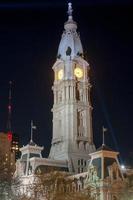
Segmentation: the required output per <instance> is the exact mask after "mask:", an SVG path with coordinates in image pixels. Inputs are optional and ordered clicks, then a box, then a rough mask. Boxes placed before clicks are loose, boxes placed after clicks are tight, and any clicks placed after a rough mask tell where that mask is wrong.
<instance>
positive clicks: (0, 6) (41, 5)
mask: <svg viewBox="0 0 133 200" xmlns="http://www.w3.org/2000/svg"><path fill="white" fill-rule="evenodd" d="M63 5H64V4H63V3H62V2H56V4H55V3H52V2H45V3H42V2H38V3H21V2H20V3H0V9H29V8H47V7H54V8H56V7H61V6H63Z"/></svg>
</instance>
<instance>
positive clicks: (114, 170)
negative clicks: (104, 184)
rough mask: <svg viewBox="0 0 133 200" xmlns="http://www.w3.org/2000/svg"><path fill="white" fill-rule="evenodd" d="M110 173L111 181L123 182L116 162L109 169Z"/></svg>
mask: <svg viewBox="0 0 133 200" xmlns="http://www.w3.org/2000/svg"><path fill="white" fill-rule="evenodd" d="M108 172H109V178H110V179H111V181H115V180H117V181H118V180H121V177H120V170H119V167H118V164H117V163H116V162H114V163H113V164H112V165H110V166H109V167H108Z"/></svg>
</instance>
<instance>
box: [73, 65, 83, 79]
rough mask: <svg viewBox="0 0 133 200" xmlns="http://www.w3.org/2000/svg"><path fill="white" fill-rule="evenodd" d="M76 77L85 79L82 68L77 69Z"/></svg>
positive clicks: (75, 71)
mask: <svg viewBox="0 0 133 200" xmlns="http://www.w3.org/2000/svg"><path fill="white" fill-rule="evenodd" d="M74 75H75V76H76V77H77V78H82V77H83V69H81V68H80V67H76V68H75V69H74Z"/></svg>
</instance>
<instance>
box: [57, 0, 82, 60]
mask: <svg viewBox="0 0 133 200" xmlns="http://www.w3.org/2000/svg"><path fill="white" fill-rule="evenodd" d="M67 13H68V20H67V22H65V24H64V29H65V30H64V32H63V34H62V38H61V41H60V44H59V48H58V57H59V58H61V59H63V60H66V58H67V56H68V55H67V51H68V50H69V51H70V55H69V56H71V58H72V59H73V58H74V57H75V56H81V55H83V48H82V44H81V40H80V36H79V34H78V33H77V23H76V22H75V21H74V20H73V15H72V13H73V9H72V3H68V11H67Z"/></svg>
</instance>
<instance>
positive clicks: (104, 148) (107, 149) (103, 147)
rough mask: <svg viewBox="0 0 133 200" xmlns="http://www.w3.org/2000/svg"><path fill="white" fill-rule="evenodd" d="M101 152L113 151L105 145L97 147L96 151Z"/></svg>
mask: <svg viewBox="0 0 133 200" xmlns="http://www.w3.org/2000/svg"><path fill="white" fill-rule="evenodd" d="M101 150H105V151H113V150H112V149H111V148H110V147H108V146H107V145H105V144H102V146H101V147H99V148H98V149H97V150H96V151H101Z"/></svg>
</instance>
